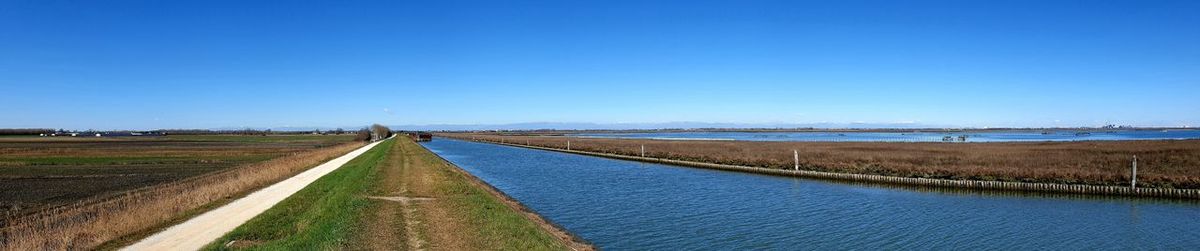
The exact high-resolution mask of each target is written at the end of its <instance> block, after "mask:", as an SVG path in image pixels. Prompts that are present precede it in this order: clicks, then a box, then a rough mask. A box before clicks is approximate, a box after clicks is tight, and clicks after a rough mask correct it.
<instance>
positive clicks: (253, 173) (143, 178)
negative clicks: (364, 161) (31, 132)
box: [0, 135, 362, 250]
mask: <svg viewBox="0 0 1200 251" xmlns="http://www.w3.org/2000/svg"><path fill="white" fill-rule="evenodd" d="M352 137H353V136H350V135H348V136H171V137H147V138H135V137H128V138H116V139H114V138H99V139H86V138H46V139H43V138H28V137H23V138H17V137H5V138H0V188H2V189H3V190H2V192H0V200H2V203H4V204H3V205H4V206H5V208H6V209H8V210H9V211H8V213H7V214H8V216H6V217H5V218H4V222H3V224H2V225H0V250H43V249H90V248H94V247H97V246H98V245H101V244H103V243H106V242H109V241H112V240H115V239H118V238H121V237H123V236H127V235H130V234H138V233H139V232H143V231H147V230H149V229H152V228H155V227H160V225H161V224H163V223H166V222H169V221H172V220H175V219H176V218H179V217H181V216H184V215H186V214H189V213H194V212H192V211H194V210H196V209H198V208H201V207H205V206H210V205H211V204H213V203H217V202H219V201H222V200H226V199H229V198H231V197H234V196H237V195H240V194H242V193H245V192H248V191H250V190H252V189H254V188H258V187H261V186H264V185H267V184H271V183H273V182H275V181H278V180H281V179H283V178H286V177H289V176H291V175H293V174H295V173H298V172H300V171H303V170H305V169H307V168H309V167H312V166H315V165H317V164H319V163H320V162H323V161H325V160H328V159H331V158H333V157H336V156H339V155H341V154H344V153H346V152H349V151H350V150H352V149H354V148H356V147H358V146H361V145H362V143H360V142H351V139H352Z"/></svg>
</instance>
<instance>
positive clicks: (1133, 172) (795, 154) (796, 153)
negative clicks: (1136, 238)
mask: <svg viewBox="0 0 1200 251" xmlns="http://www.w3.org/2000/svg"><path fill="white" fill-rule="evenodd" d="M471 140H472V141H474V140H476V139H475V137H471ZM500 143H501V144H507V143H506V142H505V140H504V138H500ZM525 145H527V146H532V145H531V144H529V140H528V139H526V140H525ZM566 150H567V151H571V141H570V140H567V148H566ZM640 157H642V158H645V157H646V145H645V144H642V145H641V154H640ZM792 160H793V161H794V162H793V163H794V164H793V167H792V169H793V170H795V171H800V150H795V149H793V150H792ZM1137 162H1138V159H1137V155H1134V156H1133V164H1132V165H1130V168H1129V188H1131V189H1136V188H1137Z"/></svg>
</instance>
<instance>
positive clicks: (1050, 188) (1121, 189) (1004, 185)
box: [443, 135, 1200, 199]
mask: <svg viewBox="0 0 1200 251" xmlns="http://www.w3.org/2000/svg"><path fill="white" fill-rule="evenodd" d="M443 136H445V135H443ZM454 138H457V139H460V140H468V141H477V142H486V143H492V144H501V145H508V146H515V147H524V148H530V149H538V150H546V151H556V152H564V153H573V154H583V155H590V156H598V157H605V158H614V159H623V160H633V161H642V162H650V163H662V164H669V165H681V166H688V167H698V168H707V169H717V170H725V171H735V172H749V173H758V174H768V175H779V176H790V177H802V178H813V179H826V180H840V181H852V182H871V183H885V184H895V185H908V186H936V187H949V188H961V189H979V190H1008V191H1024V192H1046V193H1065V194H1086V195H1105V196H1133V197H1157V198H1174V199H1200V189H1173V188H1142V187H1138V188H1132V187H1126V186H1098V185H1078V184H1056V183H1033V182H1012V181H980V180H949V179H930V178H911V177H898V176H885V175H874V174H854V173H835V172H821V171H808V170H787V169H773V168H761V167H750V166H739V165H727V164H715V163H706V162H696V161H686V160H675V159H668V158H653V157H641V156H632V155H622V154H612V153H601V152H592V151H580V150H571V149H564V148H553V147H543V146H533V145H525V144H515V143H509V142H503V141H494V140H487V139H470V138H458V137H454ZM567 147H568V148H569V147H570V146H569V145H568V146H567Z"/></svg>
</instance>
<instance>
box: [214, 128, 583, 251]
mask: <svg viewBox="0 0 1200 251" xmlns="http://www.w3.org/2000/svg"><path fill="white" fill-rule="evenodd" d="M456 168H457V167H454V166H451V165H449V164H448V163H445V162H444V161H443V160H441V159H440V158H438V157H437V156H435V155H433V153H430V152H428V151H427V150H425V149H424V148H423V147H421V146H419V145H417V144H416V143H414V142H412V141H410V140H407V139H403V138H398V139H394V140H390V141H389V142H387V143H385V144H380V145H379V146H378V147H376V148H375V149H372V150H371V151H370V152H368V153H366V154H364V155H363V156H360V157H358V158H356V159H355V160H353V161H351V162H350V163H349V164H347V165H345V166H343V167H341V168H340V169H338V170H337V171H334V172H333V173H330V174H329V175H326V176H325V177H322V178H321V179H319V180H317V181H316V182H314V183H313V184H311V185H309V186H308V187H305V188H304V189H303V190H301V191H300V192H298V193H296V194H295V195H293V196H292V197H289V198H288V199H286V200H284V201H283V202H281V203H280V204H279V205H276V206H275V207H273V208H271V209H270V210H268V211H267V212H266V213H263V214H261V215H259V216H258V217H255V218H254V219H252V220H251V221H249V222H247V223H246V224H244V225H242V226H240V227H238V228H237V229H236V230H234V231H233V232H231V233H229V234H228V235H226V236H225V237H223V238H221V239H219V240H217V241H215V242H213V243H212V244H210V245H209V246H208V247H207V248H206V249H210V250H226V249H243V248H248V249H267V250H270V249H374V250H416V249H444V250H493V249H500V250H563V249H566V246H564V245H563V242H562V241H560V240H559V239H556V238H555V236H556V235H555V234H551V233H550V232H548V231H546V227H549V225H539V224H538V223H535V222H536V221H531V220H530V219H529V218H526V215H523V214H524V212H521V211H520V210H519V209H517V208H514V207H512V206H511V205H509V204H506V201H505V200H504V198H503V197H498V196H497V195H495V194H492V193H490V192H489V190H487V188H486V187H484V186H483V185H482V184H478V183H475V182H474V180H473V179H472V178H471V177H468V176H465V175H464V174H463V173H461V172H460V171H458V170H457V169H456ZM542 223H543V224H544V222H542ZM568 238H569V237H568ZM231 241H232V242H233V244H232V245H228V244H229V243H230V242H231ZM581 247H583V248H584V249H586V248H587V247H586V246H585V245H581Z"/></svg>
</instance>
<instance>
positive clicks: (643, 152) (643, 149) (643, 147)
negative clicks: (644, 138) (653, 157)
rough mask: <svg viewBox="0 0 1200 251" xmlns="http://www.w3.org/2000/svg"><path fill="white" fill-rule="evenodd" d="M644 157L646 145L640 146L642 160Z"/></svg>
mask: <svg viewBox="0 0 1200 251" xmlns="http://www.w3.org/2000/svg"><path fill="white" fill-rule="evenodd" d="M645 157H646V145H642V158H645Z"/></svg>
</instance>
